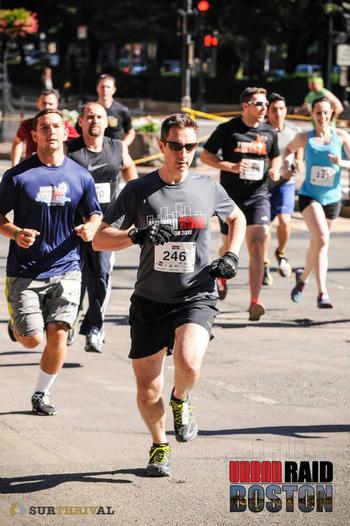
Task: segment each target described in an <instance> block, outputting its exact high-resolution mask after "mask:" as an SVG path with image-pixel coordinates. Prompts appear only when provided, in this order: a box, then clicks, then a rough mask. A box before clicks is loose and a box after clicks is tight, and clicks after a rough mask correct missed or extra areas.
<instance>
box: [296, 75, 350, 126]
mask: <svg viewBox="0 0 350 526" xmlns="http://www.w3.org/2000/svg"><path fill="white" fill-rule="evenodd" d="M308 88H309V92H308V93H307V95H306V96H305V99H304V102H303V105H302V106H301V107H300V108H296V110H295V113H300V114H303V115H311V113H312V103H313V102H314V100H315V99H318V98H319V97H327V99H328V100H329V101H330V103H331V104H332V109H333V118H334V119H336V118H337V117H338V116H339V115H340V114H341V113H342V112H343V111H344V106H343V105H342V103H341V102H340V100H339V99H338V97H336V96H335V95H334V93H332V92H331V91H329V90H328V89H326V88H325V87H324V85H323V79H322V77H317V76H314V77H310V78H309V80H308Z"/></svg>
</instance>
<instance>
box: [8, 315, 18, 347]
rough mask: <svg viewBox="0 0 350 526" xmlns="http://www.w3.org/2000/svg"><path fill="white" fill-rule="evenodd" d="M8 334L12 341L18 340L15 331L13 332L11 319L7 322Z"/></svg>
mask: <svg viewBox="0 0 350 526" xmlns="http://www.w3.org/2000/svg"><path fill="white" fill-rule="evenodd" d="M7 334H8V335H9V338H10V340H11V341H12V342H16V341H17V340H16V336H15V333H14V332H13V327H12V323H11V322H10V320H9V321H8V322H7Z"/></svg>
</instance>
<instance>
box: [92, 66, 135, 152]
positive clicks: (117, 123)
mask: <svg viewBox="0 0 350 526" xmlns="http://www.w3.org/2000/svg"><path fill="white" fill-rule="evenodd" d="M96 91H97V94H98V99H97V102H98V103H99V104H101V105H102V106H103V107H104V108H105V110H106V111H107V119H108V127H107V129H106V131H105V136H106V137H111V138H112V139H120V140H122V141H124V142H125V144H126V145H127V146H130V144H131V143H132V142H133V140H134V139H135V130H134V128H133V127H132V124H131V116H130V112H129V109H128V108H127V107H126V106H124V105H123V104H121V103H120V102H117V101H116V100H115V99H114V98H113V97H114V95H115V93H116V91H117V81H116V79H115V78H114V77H113V76H112V75H106V74H104V75H100V77H99V79H98V81H97V86H96Z"/></svg>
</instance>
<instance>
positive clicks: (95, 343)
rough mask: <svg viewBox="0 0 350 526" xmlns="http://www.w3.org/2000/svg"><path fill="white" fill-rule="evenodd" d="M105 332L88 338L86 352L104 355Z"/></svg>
mask: <svg viewBox="0 0 350 526" xmlns="http://www.w3.org/2000/svg"><path fill="white" fill-rule="evenodd" d="M103 341H104V332H103V333H101V334H97V333H93V334H88V335H87V336H86V344H85V351H86V352H97V353H102V345H103Z"/></svg>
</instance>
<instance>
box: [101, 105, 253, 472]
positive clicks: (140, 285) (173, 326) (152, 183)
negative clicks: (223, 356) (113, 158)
mask: <svg viewBox="0 0 350 526" xmlns="http://www.w3.org/2000/svg"><path fill="white" fill-rule="evenodd" d="M196 131H197V124H196V123H195V122H194V121H193V120H191V119H190V118H189V117H188V116H187V115H185V114H175V115H171V116H170V117H168V118H167V119H165V121H164V122H163V124H162V129H161V138H160V140H159V148H160V150H161V152H162V153H163V155H164V162H163V165H162V167H161V168H160V169H159V170H157V171H155V172H152V173H150V174H148V175H146V176H144V177H143V178H141V179H138V180H135V181H130V182H129V183H128V185H127V186H126V187H125V188H124V189H123V191H122V192H121V194H120V195H119V197H118V199H117V201H116V202H115V203H114V204H113V205H111V206H110V207H109V209H108V210H107V212H106V213H105V215H104V218H103V223H102V227H101V228H100V229H99V230H98V232H97V233H96V236H95V238H94V242H93V247H94V249H95V250H120V249H122V248H127V247H129V246H132V244H133V243H135V244H139V245H140V246H141V254H140V266H139V270H138V275H137V281H136V285H135V292H134V294H133V296H132V297H131V307H130V325H131V350H130V354H129V357H130V358H132V360H133V369H134V373H135V376H136V383H137V402H138V407H139V410H140V413H141V415H142V417H143V419H144V421H145V423H146V425H147V427H148V429H149V431H150V433H151V436H152V439H153V445H152V447H151V449H150V458H149V464H148V466H147V473H148V475H149V476H167V475H169V474H170V453H171V449H170V446H169V444H168V442H167V439H166V435H165V409H164V404H163V400H162V397H161V394H162V390H163V384H164V373H163V369H164V360H165V356H166V355H167V353H168V354H171V353H172V351H173V356H174V369H175V372H174V388H173V391H172V396H171V400H170V405H171V407H172V410H173V416H174V429H175V438H176V440H177V441H179V442H188V441H189V440H192V439H193V438H195V437H196V435H197V433H198V428H197V424H196V422H195V419H194V416H193V414H192V407H191V401H190V398H189V395H188V393H189V391H190V389H191V388H192V387H193V386H194V384H195V382H196V381H197V379H198V377H199V371H200V367H201V363H202V360H203V357H204V353H205V351H206V348H207V346H208V343H209V340H210V337H211V328H212V324H213V322H214V319H215V316H216V314H217V308H216V302H217V289H216V284H215V277H218V276H224V277H226V278H228V279H229V278H232V277H234V276H235V275H236V271H237V266H238V253H239V250H240V247H241V244H242V242H243V239H244V236H245V218H244V216H243V214H242V212H241V211H240V209H239V208H238V207H237V206H236V205H235V203H234V202H233V201H232V200H231V199H230V198H229V196H228V195H227V193H226V191H225V190H224V189H223V187H222V186H221V185H219V184H218V183H217V182H216V181H214V179H212V178H211V177H208V176H200V175H197V174H194V173H192V172H190V171H189V167H190V165H191V162H192V160H193V156H194V152H195V149H196V146H197V135H196ZM213 215H217V216H218V217H219V218H220V219H221V220H222V221H226V222H227V224H228V227H229V233H228V251H227V252H226V253H225V254H224V255H223V256H222V257H221V258H219V259H217V260H215V261H214V262H212V263H211V264H210V219H211V217H212V216H213ZM132 225H134V226H135V228H131V230H129V229H130V227H131V226H132Z"/></svg>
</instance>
